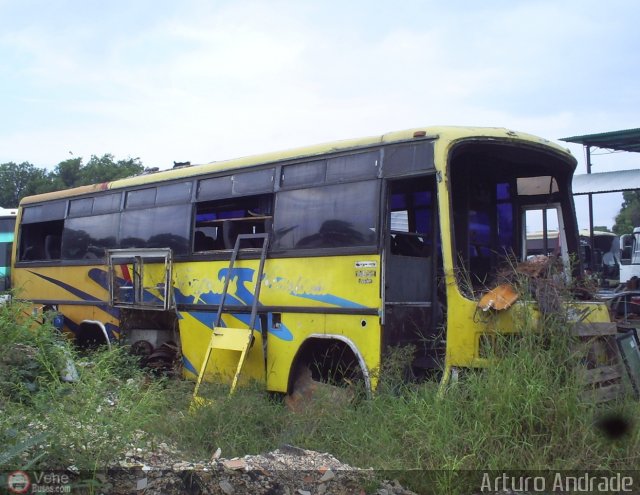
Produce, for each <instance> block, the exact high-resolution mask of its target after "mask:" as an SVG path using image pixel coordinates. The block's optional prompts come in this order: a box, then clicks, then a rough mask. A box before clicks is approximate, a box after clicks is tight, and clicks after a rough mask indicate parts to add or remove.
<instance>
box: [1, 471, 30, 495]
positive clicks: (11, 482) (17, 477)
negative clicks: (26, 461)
mask: <svg viewBox="0 0 640 495" xmlns="http://www.w3.org/2000/svg"><path fill="white" fill-rule="evenodd" d="M29 488H31V479H30V478H29V475H28V474H27V473H25V472H24V471H14V472H12V473H9V476H7V489H8V490H9V493H27V492H28V491H29Z"/></svg>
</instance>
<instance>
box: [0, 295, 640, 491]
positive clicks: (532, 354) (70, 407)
mask: <svg viewBox="0 0 640 495" xmlns="http://www.w3.org/2000/svg"><path fill="white" fill-rule="evenodd" d="M18 312H19V310H18V308H16V307H12V306H9V307H5V308H2V309H1V310H0V327H1V328H0V330H1V332H0V343H1V344H2V345H1V346H0V366H1V367H2V368H1V371H0V376H1V377H2V385H1V386H0V408H1V409H2V414H1V415H0V445H3V446H4V447H3V448H1V449H0V460H1V461H2V464H3V465H4V466H13V467H20V466H23V465H25V464H26V463H28V462H32V463H34V464H35V465H36V466H58V467H59V466H64V467H66V466H68V465H71V464H74V465H76V466H78V467H80V468H85V469H96V468H103V467H105V466H106V465H107V464H108V463H109V462H112V461H114V460H115V459H117V458H118V456H119V455H120V454H121V452H122V451H123V449H126V448H127V445H129V444H130V443H131V442H134V441H136V440H138V439H139V438H138V437H139V436H140V435H142V433H140V432H142V431H144V432H146V433H145V435H147V436H148V438H153V439H155V441H156V442H161V441H171V442H172V443H173V444H175V445H176V446H177V447H179V448H180V449H181V450H182V451H183V452H184V453H185V455H187V456H191V457H192V458H193V459H209V458H210V457H211V455H212V454H213V452H215V451H216V449H218V448H220V449H221V450H222V453H223V456H225V457H233V456H242V455H245V454H256V453H262V452H266V451H269V450H272V449H275V448H277V447H279V446H281V445H283V444H292V445H295V446H298V447H302V448H308V449H313V450H318V451H323V452H330V453H332V454H333V455H335V456H336V457H337V458H339V459H340V460H342V461H343V462H347V463H349V464H351V465H353V466H358V467H363V468H368V467H373V468H375V469H379V470H387V471H388V470H391V471H395V472H394V473H393V476H394V477H396V478H398V479H399V480H400V481H401V483H403V484H404V485H405V486H408V487H412V488H414V489H415V490H416V491H419V492H420V491H421V488H422V489H424V485H423V483H427V482H428V483H429V484H430V486H431V487H433V486H434V483H435V486H436V487H437V488H438V492H452V493H455V492H462V493H469V492H470V489H471V487H470V486H468V485H465V484H464V483H465V482H464V480H463V479H462V478H461V477H460V476H458V474H460V473H465V472H467V470H487V469H496V470H504V469H514V470H545V469H551V470H559V469H563V470H566V469H580V470H586V469H602V470H624V469H635V468H636V467H637V466H638V463H639V462H640V454H639V453H640V432H639V430H638V428H637V425H636V424H635V421H636V418H638V417H640V406H639V404H638V402H637V401H635V400H633V399H632V398H629V399H626V400H621V401H618V402H613V403H609V404H607V405H596V404H594V403H592V402H591V401H589V400H585V399H583V398H582V397H583V394H582V392H583V387H582V385H581V384H580V383H578V381H577V379H576V373H575V370H574V366H575V365H576V364H577V363H578V362H579V358H580V356H579V355H576V352H577V351H575V349H574V348H573V347H571V346H570V344H571V342H570V338H569V336H568V332H567V331H566V327H564V326H563V325H564V323H563V321H562V320H561V319H554V318H549V319H548V320H547V321H545V322H543V323H544V324H542V325H540V328H537V330H538V331H535V332H534V331H530V330H531V329H528V328H523V329H522V331H523V333H522V334H521V335H520V336H519V337H518V338H506V337H503V338H497V340H496V342H495V345H494V346H493V347H492V349H490V350H488V352H496V353H499V356H500V358H499V359H496V360H495V364H494V365H493V366H492V367H489V368H487V369H484V370H478V371H468V372H466V373H463V374H461V375H460V377H459V379H458V380H457V381H451V382H450V383H449V384H448V385H447V387H446V388H444V389H441V388H440V387H439V385H438V384H437V383H434V382H427V383H419V384H416V383H405V382H402V381H401V377H402V376H403V373H402V372H401V370H402V368H403V367H404V366H405V365H406V362H405V358H404V357H403V356H402V353H400V354H398V355H396V356H395V357H393V356H392V359H391V360H390V362H392V363H394V364H393V365H391V366H389V367H388V369H385V370H384V371H383V376H382V377H381V385H380V387H379V389H378V391H377V393H376V394H375V395H374V396H373V397H372V398H370V399H364V398H362V396H361V395H360V394H356V397H357V400H353V401H348V400H346V401H336V400H335V397H333V396H330V395H323V393H322V391H321V392H320V393H318V396H317V400H315V401H314V402H313V403H311V404H310V405H309V407H308V408H307V409H306V410H305V413H304V414H300V413H298V414H296V413H292V412H290V411H289V410H288V409H287V407H286V406H285V404H284V403H283V401H282V400H281V398H279V397H274V396H270V395H268V394H266V393H265V392H264V390H263V388H262V387H261V386H259V385H255V386H253V387H247V388H244V389H240V390H239V391H238V392H236V393H235V394H234V395H232V396H228V389H227V387H224V386H216V385H210V384H207V385H206V386H204V387H203V388H202V389H201V394H202V395H204V396H206V397H208V398H209V399H210V400H211V403H210V404H208V405H206V406H203V407H200V408H198V409H197V410H196V411H195V412H189V402H190V399H191V393H192V391H193V383H192V382H185V381H181V380H178V379H172V380H170V381H166V382H165V381H163V380H158V379H157V378H153V379H151V378H149V377H147V376H146V375H145V374H144V372H142V371H140V370H139V369H138V368H137V366H136V363H135V362H132V361H131V359H130V358H129V357H128V356H127V355H126V354H125V353H124V352H123V350H122V349H116V350H113V351H101V352H99V353H97V354H93V355H91V356H88V357H80V356H75V355H74V359H75V361H76V366H77V368H78V371H79V374H80V380H79V381H77V382H75V383H64V382H62V381H61V380H60V378H59V376H60V375H59V372H58V370H59V369H60V368H61V366H64V363H65V360H66V359H67V358H68V355H69V354H67V353H70V352H72V350H71V349H70V348H69V347H68V345H67V344H66V342H65V341H64V340H63V339H61V338H60V337H59V336H57V335H56V334H55V331H54V330H53V329H52V328H51V327H49V326H46V325H45V326H43V327H39V328H38V327H34V328H30V326H29V325H28V324H27V323H21V324H17V323H16V320H17V319H18ZM523 322H525V323H526V319H523ZM525 326H526V325H525ZM18 355H20V356H28V357H29V359H22V358H18V357H17V356H18ZM16 360H17V361H16ZM321 390H322V389H321ZM607 415H616V416H617V417H621V418H626V420H627V421H629V422H630V425H631V428H630V429H629V432H628V433H627V434H626V435H623V436H622V437H620V438H618V439H611V438H609V437H607V436H606V435H605V434H603V432H602V431H601V430H600V429H599V428H597V426H596V425H597V424H598V422H599V421H600V420H601V418H603V417H605V416H607ZM160 417H162V418H163V419H162V421H155V419H157V418H160ZM34 439H35V440H34ZM2 451H4V453H5V454H6V453H7V452H9V453H11V452H13V455H12V456H11V457H12V458H11V459H7V458H6V457H7V456H6V455H5V457H2ZM411 470H419V471H413V472H412V471H411ZM389 475H390V474H389V473H388V472H387V473H386V474H385V476H389ZM425 478H428V480H425ZM476 488H477V487H476Z"/></svg>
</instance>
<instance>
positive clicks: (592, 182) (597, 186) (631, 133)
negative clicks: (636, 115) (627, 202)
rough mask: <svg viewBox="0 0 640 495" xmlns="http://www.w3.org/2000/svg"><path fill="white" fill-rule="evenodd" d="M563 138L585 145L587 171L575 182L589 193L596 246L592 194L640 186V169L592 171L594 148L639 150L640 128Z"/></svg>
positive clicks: (576, 188) (579, 191) (577, 188)
mask: <svg viewBox="0 0 640 495" xmlns="http://www.w3.org/2000/svg"><path fill="white" fill-rule="evenodd" d="M560 141H565V142H567V143H578V144H582V145H583V146H584V148H585V152H586V158H587V174H586V175H578V176H574V179H573V183H572V186H573V189H574V194H587V195H588V197H589V232H590V237H591V246H593V245H594V239H593V237H594V236H593V194H597V193H605V192H621V191H628V190H630V189H640V174H638V172H639V171H638V170H629V171H626V170H619V171H617V172H602V173H597V174H592V173H591V148H603V149H607V150H611V151H631V152H640V128H635V129H624V130H620V131H612V132H601V133H598V134H586V135H584V136H572V137H566V138H560ZM592 261H593V260H592Z"/></svg>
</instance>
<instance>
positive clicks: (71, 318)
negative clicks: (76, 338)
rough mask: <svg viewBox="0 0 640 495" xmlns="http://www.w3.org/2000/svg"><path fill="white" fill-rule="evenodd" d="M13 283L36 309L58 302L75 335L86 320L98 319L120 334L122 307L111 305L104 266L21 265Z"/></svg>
mask: <svg viewBox="0 0 640 495" xmlns="http://www.w3.org/2000/svg"><path fill="white" fill-rule="evenodd" d="M13 284H14V290H15V297H16V298H17V299H28V300H29V301H30V302H31V303H32V304H33V305H34V308H35V309H36V311H37V310H38V308H41V307H42V306H49V305H57V306H58V311H59V312H60V313H62V314H63V315H64V317H65V318H64V328H65V330H66V331H68V332H70V333H72V334H74V335H77V333H78V331H79V328H80V324H81V323H82V321H83V320H98V321H100V322H102V323H104V325H105V328H106V330H107V333H108V334H109V336H110V337H112V338H116V339H117V338H119V336H120V335H119V315H120V311H119V310H118V309H117V308H113V307H111V306H109V295H108V285H107V271H106V269H105V268H104V266H64V267H62V266H47V267H20V268H15V269H14V270H13Z"/></svg>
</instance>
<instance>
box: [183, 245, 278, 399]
mask: <svg viewBox="0 0 640 495" xmlns="http://www.w3.org/2000/svg"><path fill="white" fill-rule="evenodd" d="M256 239H261V240H262V247H261V248H259V249H260V264H259V266H258V272H257V274H256V282H255V288H254V291H253V301H252V302H251V318H250V320H249V327H248V328H228V327H221V326H220V323H221V321H222V313H223V312H224V309H225V302H226V298H227V292H228V291H229V282H230V281H231V277H232V275H233V267H234V265H235V262H236V259H237V257H238V254H239V252H240V251H241V249H240V245H241V243H242V242H243V241H248V240H256ZM268 247H269V234H240V235H238V237H237V239H236V242H235V245H234V247H233V252H232V253H231V259H230V260H229V268H228V270H227V274H226V277H225V281H224V288H223V289H222V298H221V299H220V304H219V305H218V312H217V314H216V319H215V323H214V325H213V332H212V333H211V339H210V340H209V345H208V346H207V350H206V352H205V356H204V359H203V360H202V366H200V372H199V373H198V379H197V381H196V386H195V390H194V391H193V399H192V401H191V405H192V407H193V406H194V405H197V404H200V403H202V402H203V399H202V398H200V397H198V390H199V389H200V384H201V383H202V380H203V379H204V374H205V372H206V369H207V365H208V364H209V360H210V359H211V355H212V353H213V351H214V349H218V350H229V351H237V352H239V353H240V357H239V360H238V367H237V368H236V372H235V375H234V377H233V381H232V382H231V389H230V391H229V393H230V394H232V393H233V392H234V391H235V388H236V385H237V384H238V378H239V377H240V372H241V371H242V366H243V365H244V362H245V360H246V357H247V353H248V352H249V349H250V348H251V344H252V343H253V340H254V337H253V332H254V331H255V324H256V317H257V314H258V303H259V299H260V286H261V285H262V274H263V272H264V263H265V260H266V258H267V249H268Z"/></svg>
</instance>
